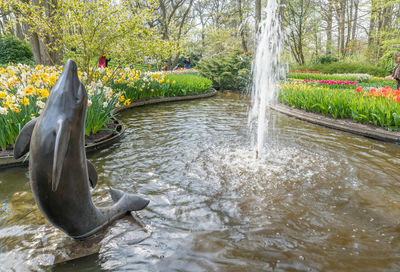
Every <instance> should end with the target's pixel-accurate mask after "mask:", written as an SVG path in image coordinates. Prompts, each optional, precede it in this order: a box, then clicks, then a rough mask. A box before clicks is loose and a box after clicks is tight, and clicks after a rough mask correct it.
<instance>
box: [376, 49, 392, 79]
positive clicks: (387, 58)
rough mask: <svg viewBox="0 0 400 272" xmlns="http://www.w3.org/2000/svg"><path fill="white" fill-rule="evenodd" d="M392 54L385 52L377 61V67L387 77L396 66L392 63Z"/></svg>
mask: <svg viewBox="0 0 400 272" xmlns="http://www.w3.org/2000/svg"><path fill="white" fill-rule="evenodd" d="M394 53H395V52H394V51H390V52H387V53H386V54H384V55H383V56H382V57H381V58H380V59H379V61H378V66H379V67H381V68H382V69H384V70H385V72H386V74H387V75H390V74H391V73H392V72H393V69H394V67H395V66H396V63H395V62H394Z"/></svg>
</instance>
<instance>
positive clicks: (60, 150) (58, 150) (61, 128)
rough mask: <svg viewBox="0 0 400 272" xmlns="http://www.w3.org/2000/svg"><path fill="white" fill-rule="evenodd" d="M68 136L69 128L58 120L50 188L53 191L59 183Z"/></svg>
mask: <svg viewBox="0 0 400 272" xmlns="http://www.w3.org/2000/svg"><path fill="white" fill-rule="evenodd" d="M69 138H70V130H69V129H68V128H67V127H66V124H65V123H64V122H63V121H61V120H59V121H58V127H57V132H56V142H55V146H54V159H53V174H52V181H51V189H52V190H53V192H55V191H57V188H58V185H59V184H60V178H61V172H62V169H63V166H64V159H65V154H66V153H67V150H68V145H69Z"/></svg>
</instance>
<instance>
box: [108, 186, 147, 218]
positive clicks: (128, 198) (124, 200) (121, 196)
mask: <svg viewBox="0 0 400 272" xmlns="http://www.w3.org/2000/svg"><path fill="white" fill-rule="evenodd" d="M110 195H111V198H112V200H113V202H114V203H116V204H117V205H118V206H119V207H120V208H122V209H126V210H127V212H129V211H139V210H142V209H144V208H146V207H147V205H149V203H150V200H147V199H144V198H141V197H140V196H137V195H133V194H128V193H124V192H123V191H121V190H116V189H113V188H110Z"/></svg>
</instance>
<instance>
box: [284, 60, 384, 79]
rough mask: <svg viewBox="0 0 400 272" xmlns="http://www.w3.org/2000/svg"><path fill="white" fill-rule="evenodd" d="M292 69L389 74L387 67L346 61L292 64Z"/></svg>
mask: <svg viewBox="0 0 400 272" xmlns="http://www.w3.org/2000/svg"><path fill="white" fill-rule="evenodd" d="M291 70H296V71H320V72H322V73H325V74H337V73H360V74H369V75H373V76H381V77H383V76H387V75H388V74H387V72H386V71H385V69H383V68H381V67H378V66H373V65H365V64H361V63H344V62H335V63H330V64H313V65H305V66H292V67H291Z"/></svg>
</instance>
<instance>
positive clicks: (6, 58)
mask: <svg viewBox="0 0 400 272" xmlns="http://www.w3.org/2000/svg"><path fill="white" fill-rule="evenodd" d="M10 62H13V63H24V64H33V54H32V50H31V48H30V46H29V45H28V43H27V42H24V41H21V40H18V39H17V38H16V37H14V36H0V63H1V64H8V63H10Z"/></svg>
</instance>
